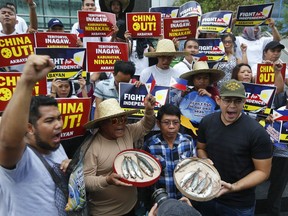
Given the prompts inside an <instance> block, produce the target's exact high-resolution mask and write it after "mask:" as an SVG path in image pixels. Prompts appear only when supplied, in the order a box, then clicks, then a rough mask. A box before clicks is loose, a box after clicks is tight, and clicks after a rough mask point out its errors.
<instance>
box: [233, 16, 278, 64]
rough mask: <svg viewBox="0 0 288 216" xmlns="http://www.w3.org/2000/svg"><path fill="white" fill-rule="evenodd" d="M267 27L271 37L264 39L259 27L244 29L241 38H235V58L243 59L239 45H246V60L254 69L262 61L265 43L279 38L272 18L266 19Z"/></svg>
mask: <svg viewBox="0 0 288 216" xmlns="http://www.w3.org/2000/svg"><path fill="white" fill-rule="evenodd" d="M268 21H269V27H270V28H271V30H272V36H273V37H264V36H262V35H261V28H260V26H254V27H245V28H244V29H243V33H242V35H241V36H237V37H236V45H237V47H236V57H237V58H240V59H243V57H242V54H241V53H242V51H241V49H240V48H241V44H246V45H247V51H246V52H247V59H248V64H249V65H250V67H251V68H253V67H255V66H254V65H256V64H257V63H259V62H261V61H262V54H263V50H264V48H265V46H266V44H267V43H269V42H270V41H272V40H274V41H280V39H281V36H280V34H279V32H278V30H277V28H276V26H275V22H274V20H273V19H272V18H269V19H268Z"/></svg>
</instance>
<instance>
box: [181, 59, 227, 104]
mask: <svg viewBox="0 0 288 216" xmlns="http://www.w3.org/2000/svg"><path fill="white" fill-rule="evenodd" d="M223 77H224V72H223V71H222V70H218V69H210V68H209V66H208V63H207V62H206V61H198V62H196V63H194V66H193V70H192V71H189V72H187V73H184V74H182V75H181V76H180V78H183V79H186V80H188V86H193V88H192V89H191V91H198V94H199V95H201V96H203V95H207V96H209V97H211V98H212V99H213V100H216V96H218V95H219V92H218V90H217V88H215V87H214V86H213V85H212V84H213V83H216V82H218V81H219V80H221V79H222V78H223ZM187 93H189V91H188V92H186V94H187Z"/></svg>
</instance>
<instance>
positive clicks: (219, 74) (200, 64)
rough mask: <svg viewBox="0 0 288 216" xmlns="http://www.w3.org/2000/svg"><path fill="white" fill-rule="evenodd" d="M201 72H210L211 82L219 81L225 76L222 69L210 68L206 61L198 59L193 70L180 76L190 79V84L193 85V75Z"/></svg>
mask: <svg viewBox="0 0 288 216" xmlns="http://www.w3.org/2000/svg"><path fill="white" fill-rule="evenodd" d="M201 73H208V74H210V83H211V84H212V83H214V82H218V81H219V80H221V79H222V78H223V77H224V76H225V73H224V71H222V70H217V69H210V68H209V66H208V63H207V62H206V61H197V62H195V63H194V65H193V71H189V72H187V73H184V74H182V75H181V76H180V78H182V79H186V80H188V85H191V86H193V76H194V75H196V74H201Z"/></svg>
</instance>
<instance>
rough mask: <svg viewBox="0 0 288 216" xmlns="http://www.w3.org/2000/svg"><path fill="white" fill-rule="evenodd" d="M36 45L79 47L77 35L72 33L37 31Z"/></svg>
mask: <svg viewBox="0 0 288 216" xmlns="http://www.w3.org/2000/svg"><path fill="white" fill-rule="evenodd" d="M35 39H36V47H49V48H68V47H77V35H76V34H70V33H56V32H37V33H36V34H35Z"/></svg>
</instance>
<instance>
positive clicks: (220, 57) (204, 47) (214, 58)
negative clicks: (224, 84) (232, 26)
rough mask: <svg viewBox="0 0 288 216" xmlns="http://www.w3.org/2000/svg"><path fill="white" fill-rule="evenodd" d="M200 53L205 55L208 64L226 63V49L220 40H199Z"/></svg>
mask: <svg viewBox="0 0 288 216" xmlns="http://www.w3.org/2000/svg"><path fill="white" fill-rule="evenodd" d="M198 43H199V52H200V53H203V54H205V56H206V57H207V58H208V62H218V61H225V60H226V58H225V49H224V46H223V43H222V42H221V39H220V38H213V39H206V38H199V39H198Z"/></svg>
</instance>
